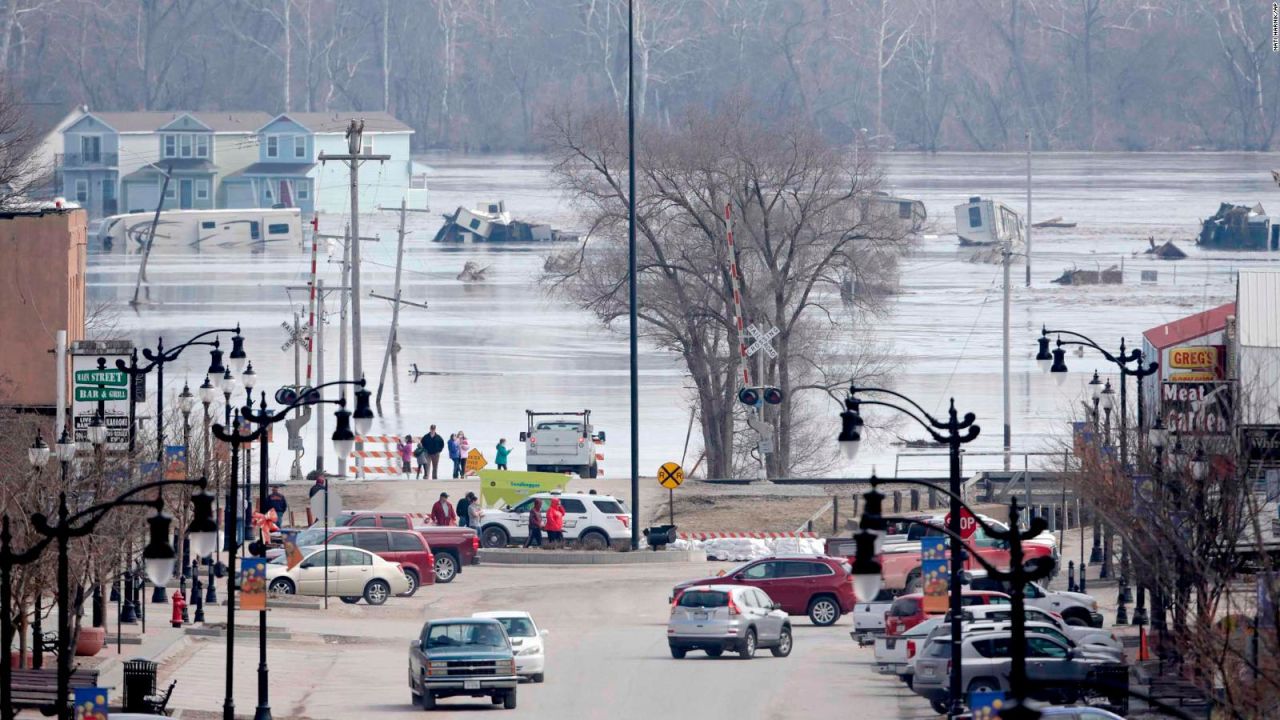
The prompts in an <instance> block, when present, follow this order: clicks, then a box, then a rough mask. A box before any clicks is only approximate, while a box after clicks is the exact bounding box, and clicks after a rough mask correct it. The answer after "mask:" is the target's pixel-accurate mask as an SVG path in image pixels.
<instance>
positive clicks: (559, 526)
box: [546, 498, 564, 547]
mask: <svg viewBox="0 0 1280 720" xmlns="http://www.w3.org/2000/svg"><path fill="white" fill-rule="evenodd" d="M546 528H547V542H549V543H551V545H552V546H553V547H559V546H560V544H561V543H563V542H564V506H563V505H561V504H560V498H551V507H549V508H547V522H546Z"/></svg>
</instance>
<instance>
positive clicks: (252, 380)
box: [240, 363, 258, 402]
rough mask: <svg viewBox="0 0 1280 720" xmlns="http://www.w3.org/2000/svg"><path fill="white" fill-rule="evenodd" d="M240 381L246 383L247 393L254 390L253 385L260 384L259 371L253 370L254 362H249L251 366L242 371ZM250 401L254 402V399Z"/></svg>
mask: <svg viewBox="0 0 1280 720" xmlns="http://www.w3.org/2000/svg"><path fill="white" fill-rule="evenodd" d="M240 382H242V383H244V389H245V391H246V393H247V392H248V391H251V390H253V386H254V385H257V384H258V373H256V372H254V371H253V363H249V367H247V368H245V370H244V372H242V373H240ZM249 402H252V399H250V400H249Z"/></svg>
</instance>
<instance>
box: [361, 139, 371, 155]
mask: <svg viewBox="0 0 1280 720" xmlns="http://www.w3.org/2000/svg"><path fill="white" fill-rule="evenodd" d="M360 154H361V155H372V154H373V136H371V135H365V136H364V137H363V138H362V145H361V146H360Z"/></svg>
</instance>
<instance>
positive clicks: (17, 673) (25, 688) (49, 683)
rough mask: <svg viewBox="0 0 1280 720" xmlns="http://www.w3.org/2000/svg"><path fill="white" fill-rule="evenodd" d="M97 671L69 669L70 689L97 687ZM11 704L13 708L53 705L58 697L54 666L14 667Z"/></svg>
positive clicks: (56, 672)
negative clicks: (36, 668)
mask: <svg viewBox="0 0 1280 720" xmlns="http://www.w3.org/2000/svg"><path fill="white" fill-rule="evenodd" d="M97 686H98V671H97V670H86V669H75V670H72V671H71V690H72V692H73V693H74V691H75V689H76V688H82V687H97ZM12 697H13V706H14V707H15V708H45V707H53V706H54V705H55V704H56V702H57V698H58V671H57V669H56V668H49V667H45V668H40V669H39V670H35V669H33V668H14V669H13V696H12Z"/></svg>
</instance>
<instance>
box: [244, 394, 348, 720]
mask: <svg viewBox="0 0 1280 720" xmlns="http://www.w3.org/2000/svg"><path fill="white" fill-rule="evenodd" d="M245 375H246V377H248V373H247V372H246V374H245ZM341 385H355V386H356V387H357V388H359V389H358V390H356V392H355V396H356V412H355V418H356V432H357V433H359V434H360V435H365V434H367V433H368V432H369V430H370V428H371V426H372V424H373V409H372V408H371V407H370V406H369V397H370V395H371V393H370V392H369V391H368V390H366V389H365V380H364V378H360V379H359V380H337V381H334V382H330V383H325V384H323V385H319V386H317V387H314V388H311V389H310V390H308V391H307V392H306V393H305V394H302V395H299V394H298V392H297V390H296V389H295V388H292V387H282V388H280V389H279V390H277V391H276V395H275V398H276V402H278V403H280V404H281V405H284V408H283V409H281V410H280V411H279V412H274V413H273V412H272V411H271V409H270V408H268V407H267V394H266V393H265V392H263V393H262V399H261V402H260V403H259V405H258V410H256V411H255V410H254V409H253V399H252V398H249V402H248V403H246V405H245V406H244V408H243V409H242V410H241V411H240V414H241V416H242V417H244V418H245V419H246V420H248V421H250V422H253V423H256V424H257V425H258V432H261V433H268V432H269V430H268V428H270V426H271V425H273V424H275V423H277V422H280V421H281V420H284V419H285V418H286V417H288V415H289V413H290V412H293V411H294V410H295V409H297V408H300V407H302V406H303V405H321V404H324V403H332V404H335V405H342V406H345V404H346V401H345V400H343V399H338V400H325V399H323V398H322V397H321V395H320V391H321V390H323V389H325V388H328V387H337V386H341ZM270 447H271V443H270V442H267V440H266V439H265V437H264V439H263V441H262V442H261V443H259V452H260V454H261V455H260V459H259V461H258V511H259V512H263V509H262V508H263V507H264V506H265V505H266V503H267V485H268V484H269V483H270V478H269V477H268V476H269V468H270V467H271V464H270V462H269V461H268V451H269V448H270ZM343 462H345V458H344V460H343ZM249 550H250V552H254V551H255V550H256V551H257V552H255V554H259V555H263V556H265V554H266V547H265V546H262V545H261V544H258V543H251V544H250V545H249ZM268 674H269V671H268V668H267V611H266V610H260V611H258V706H257V709H256V710H254V713H253V717H254V720H271V703H270V699H269V686H268V682H267V680H268Z"/></svg>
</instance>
